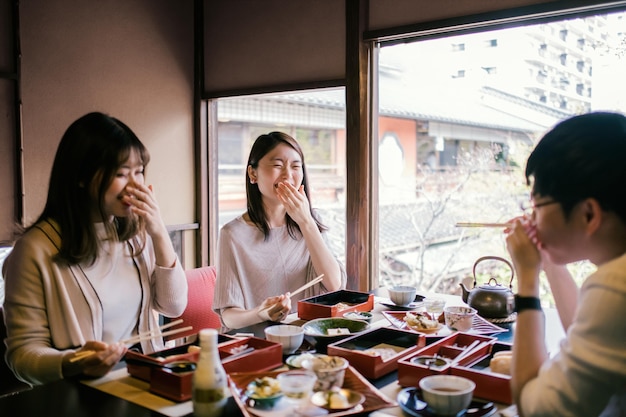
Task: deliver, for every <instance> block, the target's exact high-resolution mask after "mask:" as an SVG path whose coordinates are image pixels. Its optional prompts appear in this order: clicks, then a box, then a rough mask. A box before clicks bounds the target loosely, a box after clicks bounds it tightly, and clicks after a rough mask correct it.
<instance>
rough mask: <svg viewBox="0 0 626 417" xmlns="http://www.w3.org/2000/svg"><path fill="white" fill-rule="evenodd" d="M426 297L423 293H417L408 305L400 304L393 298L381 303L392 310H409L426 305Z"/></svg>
mask: <svg viewBox="0 0 626 417" xmlns="http://www.w3.org/2000/svg"><path fill="white" fill-rule="evenodd" d="M424 298H425V297H424V296H423V295H419V294H417V295H416V296H415V298H414V299H413V301H411V302H410V303H409V304H407V305H398V304H396V303H394V302H393V301H391V300H389V302H384V303H382V302H381V303H380V304H382V305H384V306H385V307H388V308H389V309H391V310H398V311H409V310H415V309H416V308H418V307H422V306H423V305H424V303H423V301H424Z"/></svg>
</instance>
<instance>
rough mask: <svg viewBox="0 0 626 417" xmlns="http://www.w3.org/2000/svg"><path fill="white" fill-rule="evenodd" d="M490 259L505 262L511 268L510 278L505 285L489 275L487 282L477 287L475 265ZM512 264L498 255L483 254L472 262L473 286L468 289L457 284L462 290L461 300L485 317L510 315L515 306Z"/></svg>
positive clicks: (496, 317)
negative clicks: (507, 284)
mask: <svg viewBox="0 0 626 417" xmlns="http://www.w3.org/2000/svg"><path fill="white" fill-rule="evenodd" d="M488 259H492V260H498V261H502V262H504V263H506V264H507V265H508V266H509V268H510V269H511V280H510V282H509V286H508V287H506V286H504V285H501V284H499V283H498V280H496V278H494V277H491V278H490V279H489V282H488V283H487V284H485V285H481V286H479V287H477V286H476V266H477V265H478V264H479V263H480V262H482V261H485V260H488ZM514 274H515V272H514V269H513V265H511V263H510V262H509V261H507V260H506V259H504V258H500V257H499V256H484V257H482V258H479V259H478V260H477V261H476V262H475V263H474V268H473V275H474V287H473V289H472V290H468V289H467V288H466V287H465V284H463V283H461V284H459V285H460V286H461V289H462V290H463V295H462V298H463V301H464V302H466V303H467V304H468V305H469V306H470V307H472V308H475V309H476V310H478V314H479V315H480V316H482V317H485V318H490V319H500V318H506V317H508V316H510V315H511V314H512V313H513V311H514V308H515V296H514V295H513V275H514Z"/></svg>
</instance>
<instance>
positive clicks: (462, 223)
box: [456, 222, 511, 228]
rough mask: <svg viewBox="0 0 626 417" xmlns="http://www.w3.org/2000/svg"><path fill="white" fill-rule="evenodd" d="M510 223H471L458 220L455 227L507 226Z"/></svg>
mask: <svg viewBox="0 0 626 417" xmlns="http://www.w3.org/2000/svg"><path fill="white" fill-rule="evenodd" d="M510 225H511V224H510V223H471V222H459V223H457V224H456V227H496V228H497V227H509V226H510Z"/></svg>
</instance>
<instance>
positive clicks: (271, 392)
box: [246, 376, 281, 399]
mask: <svg viewBox="0 0 626 417" xmlns="http://www.w3.org/2000/svg"><path fill="white" fill-rule="evenodd" d="M246 391H247V394H248V396H249V397H250V398H255V399H258V398H269V397H275V396H276V395H278V394H281V389H280V384H279V383H278V380H277V379H276V378H272V377H269V376H264V377H262V378H256V379H255V380H254V381H252V382H250V383H249V384H248V386H247V388H246Z"/></svg>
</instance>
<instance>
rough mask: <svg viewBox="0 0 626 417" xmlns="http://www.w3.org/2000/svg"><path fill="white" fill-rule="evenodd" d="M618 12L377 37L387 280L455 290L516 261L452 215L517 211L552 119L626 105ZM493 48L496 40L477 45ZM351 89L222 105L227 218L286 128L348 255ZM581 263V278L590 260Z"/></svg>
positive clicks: (380, 280)
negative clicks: (475, 273)
mask: <svg viewBox="0 0 626 417" xmlns="http://www.w3.org/2000/svg"><path fill="white" fill-rule="evenodd" d="M623 15H624V13H616V14H612V15H597V16H591V17H588V18H584V19H580V18H577V19H571V20H563V21H558V22H554V23H549V24H538V25H528V26H524V27H517V28H509V29H501V30H491V31H485V32H482V33H476V34H469V35H468V34H464V35H457V36H446V37H443V38H435V39H428V40H423V41H417V42H407V43H402V44H397V45H393V46H385V45H384V44H382V45H381V46H380V51H379V52H380V53H379V59H380V62H379V71H378V73H379V74H380V78H379V80H378V85H379V108H378V115H379V119H378V123H377V125H378V132H376V136H375V137H374V138H373V140H375V141H378V153H379V160H378V164H377V166H378V168H379V171H377V172H376V174H375V176H376V178H373V179H372V180H377V181H378V184H379V187H378V188H379V196H378V200H379V205H378V217H379V230H378V247H379V268H380V270H379V271H378V275H377V277H375V282H377V284H378V285H379V286H386V285H391V284H409V285H415V286H417V287H418V288H419V289H420V290H421V291H438V292H446V293H458V292H459V283H460V282H461V281H462V280H464V279H467V278H468V276H470V275H471V270H472V266H473V263H474V261H475V260H476V259H478V258H479V257H481V256H485V255H496V256H503V257H506V256H507V254H506V250H505V247H504V236H503V234H502V231H501V230H482V229H481V230H468V229H464V228H458V227H455V224H456V222H460V221H487V222H500V221H504V220H508V219H510V218H511V217H513V216H516V215H518V214H520V211H519V204H520V202H522V201H527V200H528V198H529V196H528V189H527V186H526V184H525V183H524V176H523V168H524V166H525V161H526V158H527V156H528V154H529V152H530V151H531V150H532V148H533V146H534V145H535V143H536V142H537V140H538V139H539V138H540V137H541V136H542V135H543V134H544V133H545V132H546V131H547V130H548V129H549V128H550V127H552V126H553V125H554V124H555V123H557V122H558V121H560V120H562V119H565V118H567V117H570V116H572V115H575V114H579V113H585V112H589V111H592V110H599V109H605V110H617V111H622V112H623V111H625V110H626V103H624V100H625V99H623V97H626V91H621V90H624V87H623V83H622V82H621V78H620V77H621V75H620V74H623V73H624V68H625V67H624V61H625V60H626V58H624V50H625V49H626V48H624V43H623V42H624V35H623V34H621V33H620V31H621V29H620V28H619V24H613V22H617V23H619V22H620V21H622V20H621V18H622V16H623ZM485 44H488V45H490V46H492V47H491V48H484V47H479V46H480V45H485ZM581 46H584V47H581ZM459 51H463V54H462V55H461V54H459V53H458V52H459ZM563 57H564V58H563ZM568 62H571V63H572V64H571V65H569V66H568ZM459 68H463V69H462V70H460V69H459ZM496 68H497V71H496V70H495V69H496ZM487 69H489V70H487ZM492 69H493V70H492ZM592 69H593V71H592ZM344 95H345V92H344V90H343V89H325V90H311V91H296V92H290V93H285V94H274V95H261V96H246V97H234V98H228V99H220V100H218V119H219V129H218V130H219V132H218V133H219V137H218V159H219V177H218V178H219V181H218V182H219V222H220V225H219V226H220V227H221V226H222V225H223V224H224V223H225V222H227V221H228V220H230V219H232V218H233V217H234V216H236V215H239V214H241V213H243V212H244V211H245V186H244V178H245V163H246V160H247V155H248V151H249V149H250V146H251V144H252V141H253V140H254V139H255V138H256V137H257V136H258V135H259V134H261V133H267V132H269V131H272V130H282V131H285V132H287V133H289V134H291V135H292V136H294V137H296V139H297V140H298V141H299V142H300V143H301V144H302V146H303V148H304V152H305V157H306V160H307V165H308V168H309V171H310V172H309V175H310V177H311V181H312V193H313V194H312V196H311V198H312V200H313V205H314V206H315V207H316V208H318V209H319V210H320V213H321V214H322V217H323V219H324V222H325V223H326V224H327V225H328V226H330V231H329V234H330V236H331V237H332V244H333V250H334V251H335V253H336V254H337V256H338V257H339V258H340V259H345V225H346V223H345V222H346V210H345V208H346V205H345V186H346V183H345V181H346V180H345V178H346V177H345V173H346V163H350V160H351V155H350V153H349V150H347V149H346V142H345V97H344ZM579 268H580V276H584V275H586V273H587V272H588V268H589V267H588V265H581V266H580V267H579ZM485 273H486V274H488V273H497V274H502V275H503V276H506V274H507V271H495V272H494V271H486V272H485ZM575 274H576V272H575Z"/></svg>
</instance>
